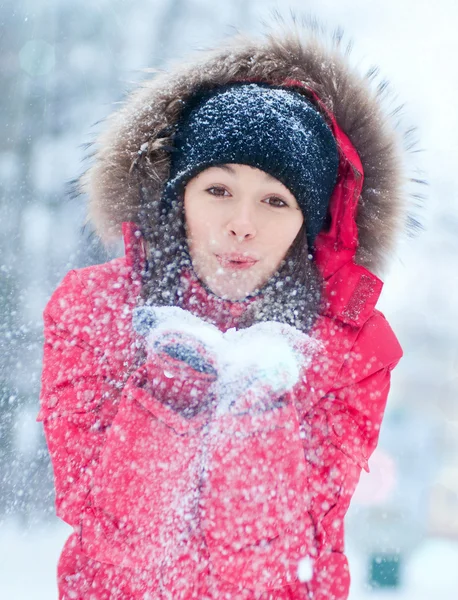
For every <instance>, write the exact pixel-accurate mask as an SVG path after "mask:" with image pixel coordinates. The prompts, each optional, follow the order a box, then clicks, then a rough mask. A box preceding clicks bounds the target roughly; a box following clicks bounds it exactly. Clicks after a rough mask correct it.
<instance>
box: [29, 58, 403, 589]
mask: <svg viewBox="0 0 458 600" xmlns="http://www.w3.org/2000/svg"><path fill="white" fill-rule="evenodd" d="M280 50H281V49H279V48H275V52H278V53H279V52H280ZM314 52H315V51H314ZM234 56H235V55H232V54H231V60H236V58H237V57H236V58H234ZM268 56H269V60H270V56H271V55H268ZM288 56H289V54H288ZM313 57H315V58H316V56H315V54H313ZM315 58H314V60H315ZM240 60H241V59H240ZM258 60H262V56H258ZM285 60H287V59H285ZM266 62H267V59H266ZM318 62H319V63H320V64H321V62H320V61H318ZM215 64H216V63H215ZM218 64H219V63H218ZM241 64H245V63H243V62H242V61H241ZM252 64H253V65H256V64H257V63H252ZM213 68H214V69H215V68H216V67H213ZM218 68H219V67H218ZM253 68H254V67H253ZM285 68H286V67H285ZM296 71H297V69H296ZM208 76H209V77H210V76H212V77H214V73H213V72H212V71H211V69H210V70H209V75H208ZM244 76H245V77H246V78H247V79H249V78H250V77H248V76H247V74H246V72H245V71H244ZM255 77H256V73H253V77H252V78H255ZM304 79H305V76H304ZM288 84H290V85H302V84H301V83H300V82H299V81H285V85H288ZM312 87H313V86H312ZM312 87H311V88H310V91H311V90H312ZM313 95H314V97H315V100H316V101H317V102H318V103H320V100H319V98H318V97H317V96H316V94H314V93H313ZM323 108H324V110H327V112H328V114H329V118H330V120H331V122H332V125H333V130H334V134H335V136H336V139H337V142H338V145H339V148H340V155H341V156H340V168H339V176H338V181H337V185H336V188H335V191H334V194H333V197H332V199H331V203H330V227H329V229H328V231H326V232H322V233H321V234H320V235H319V236H318V238H317V248H316V255H315V259H316V262H317V265H318V267H319V269H320V271H321V273H322V275H323V278H324V281H325V288H324V299H325V303H324V305H323V310H322V313H321V314H320V315H319V317H318V319H317V321H316V323H315V325H314V327H313V330H312V331H311V332H310V335H311V336H312V337H314V338H316V339H317V340H319V341H321V343H322V350H320V352H318V353H317V354H316V355H315V356H314V360H313V362H312V363H311V365H310V366H309V367H308V368H307V369H306V372H304V373H302V377H300V379H299V383H298V384H296V386H295V387H294V388H293V389H292V390H291V391H290V392H288V393H287V394H286V397H285V398H284V400H285V402H284V403H283V404H282V405H281V406H278V407H276V408H273V409H271V410H268V411H265V412H264V413H259V414H256V415H254V416H253V415H251V414H245V415H235V414H224V415H221V416H219V415H217V414H216V413H215V412H211V410H210V411H204V412H201V413H199V414H197V415H196V416H194V417H191V418H184V417H183V416H182V415H181V414H180V413H179V412H174V411H173V410H172V409H171V408H169V407H168V406H167V405H166V404H165V403H164V402H162V400H163V394H164V393H165V391H167V390H168V392H170V380H169V378H168V377H167V376H166V375H164V373H161V372H160V371H158V374H157V377H156V378H155V379H154V382H153V384H151V381H146V378H147V372H146V371H145V368H144V366H143V365H142V352H141V340H140V339H139V338H138V336H137V335H136V334H135V333H134V331H133V329H132V311H133V309H134V307H135V306H136V303H137V299H138V295H139V292H140V279H139V275H138V272H139V269H138V264H139V260H141V257H140V254H139V244H138V239H137V236H136V234H135V226H133V225H132V224H129V223H125V225H124V234H125V245H126V256H125V257H124V258H120V259H116V260H113V261H111V262H109V263H106V264H103V265H98V266H94V267H87V268H84V269H80V270H76V271H71V272H70V273H68V274H67V276H66V277H65V279H64V280H63V282H62V283H61V285H60V286H59V287H58V289H57V290H56V291H55V292H54V294H53V296H52V298H51V300H50V301H49V303H48V305H47V307H46V309H45V312H44V321H45V347H44V365H43V379H42V392H41V410H40V414H39V419H40V420H42V421H43V424H44V428H45V433H46V438H47V442H48V446H49V450H50V454H51V459H52V463H53V467H54V475H55V487H56V506H57V514H58V516H59V517H60V518H62V519H63V520H64V521H66V522H67V523H69V524H70V525H72V526H73V527H74V533H73V534H72V535H71V536H70V538H69V540H68V541H67V543H66V545H65V548H64V550H63V553H62V556H61V558H60V562H59V569H58V578H59V591H60V598H61V599H65V600H67V599H70V598H72V599H75V600H80V599H81V600H83V599H84V600H88V599H94V600H101V599H112V598H113V599H123V600H127V599H147V598H148V599H156V598H157V599H163V598H173V599H174V600H178V599H181V598H183V599H191V598H196V599H204V598H206V599H211V598H218V599H223V598H230V599H255V598H256V599H263V600H267V599H287V598H288V599H298V600H299V599H304V600H305V599H307V600H311V599H312V598H313V600H344V599H345V598H347V596H348V589H349V573H348V564H347V561H346V558H345V555H344V525H343V521H344V516H345V513H346V511H347V509H348V506H349V503H350V499H351V497H352V494H353V492H354V490H355V486H356V484H357V482H358V479H359V476H360V472H361V469H362V468H365V469H367V461H368V458H369V457H370V455H371V453H372V452H373V450H374V449H375V447H376V444H377V439H378V435H379V429H380V423H381V420H382V416H383V412H384V408H385V403H386V399H387V394H388V391H389V386H390V373H391V370H392V369H393V367H394V366H395V365H396V364H397V362H398V361H399V359H400V358H401V356H402V351H401V348H400V346H399V344H398V342H397V340H396V337H395V336H394V334H393V332H392V330H391V328H390V326H389V325H388V323H387V321H386V320H385V318H384V316H383V315H382V314H381V313H380V312H379V311H378V310H376V309H375V305H376V302H377V300H378V297H379V295H380V292H381V288H382V282H381V281H380V279H379V278H378V277H376V276H375V275H374V274H373V273H372V272H371V271H369V270H368V269H367V268H365V267H363V266H361V265H360V264H356V262H355V257H356V253H357V249H358V225H357V216H356V210H357V206H358V200H359V198H360V196H361V190H362V188H363V180H364V177H363V175H364V174H363V167H362V164H361V161H360V157H359V155H358V153H357V152H356V150H355V148H354V146H353V145H352V143H351V142H350V141H349V138H348V137H347V136H346V135H345V134H344V133H343V131H342V130H341V129H340V128H339V126H338V124H337V123H336V121H335V119H334V115H333V114H331V113H330V112H329V109H328V108H326V107H323ZM137 112H138V111H137ZM137 112H136V113H135V114H136V118H137V117H138V114H137ZM125 120H126V119H125V115H124V117H123V123H124V122H125ZM123 126H124V125H123ZM123 139H124V138H123V136H122V135H118V136H117V137H116V141H113V143H118V142H119V143H121V142H122V140H123ZM113 140H114V138H113ZM377 151H378V152H379V153H380V152H382V149H381V146H380V147H379V148H378V150H377ZM110 161H111V159H110ZM111 162H112V161H111ZM111 162H110V164H111ZM376 162H377V164H378V166H379V168H380V169H382V167H383V164H382V163H383V160H382V158H381V156H380V155H377V161H376ZM390 164H391V163H390ZM118 167H119V165H118ZM124 167H125V168H126V169H127V167H126V166H125V165H124ZM107 168H109V167H107ZM119 172H120V173H122V170H120V171H119ZM113 176H114V175H113ZM370 176H371V177H372V176H373V172H371V173H370ZM123 181H124V179H123ZM371 181H372V180H371ZM384 181H386V179H385V180H384ZM382 187H383V186H382ZM371 190H372V191H373V192H374V194H375V195H377V196H380V194H379V192H378V191H377V190H378V188H376V187H374V188H372V187H369V188H368V191H367V194H366V198H369V197H370V193H371ZM374 190H375V191H374ZM128 193H130V192H128ZM366 202H367V200H366ZM365 206H366V205H364V206H363V208H364V207H365ZM361 210H362V209H361ZM377 210H379V209H378V208H377ZM377 215H378V213H377ZM370 226H371V223H370V222H366V228H367V230H366V234H367V231H369V230H370ZM183 281H184V308H185V309H187V310H189V311H190V312H192V313H194V314H196V315H197V316H200V317H202V316H207V317H208V316H210V317H214V318H217V319H218V320H217V324H218V326H219V328H220V329H221V330H222V331H226V330H227V329H228V328H230V327H234V326H236V325H237V319H238V318H239V317H240V311H241V310H243V307H244V303H231V302H229V301H223V300H219V299H217V298H216V297H214V296H212V295H208V294H207V292H206V291H205V289H204V288H203V287H202V286H201V285H200V284H199V282H198V281H197V280H196V279H195V277H193V276H192V275H191V274H189V273H187V274H184V279H183ZM217 315H218V317H217ZM164 390H165V391H164ZM202 465H204V467H203V466H202ZM304 560H305V561H308V562H307V564H308V565H309V566H310V574H309V575H310V576H309V577H304V576H301V577H300V579H301V580H299V577H298V569H299V566H300V565H304V564H305V563H304V562H301V561H304ZM302 572H303V571H302ZM304 579H306V581H305V580H304Z"/></svg>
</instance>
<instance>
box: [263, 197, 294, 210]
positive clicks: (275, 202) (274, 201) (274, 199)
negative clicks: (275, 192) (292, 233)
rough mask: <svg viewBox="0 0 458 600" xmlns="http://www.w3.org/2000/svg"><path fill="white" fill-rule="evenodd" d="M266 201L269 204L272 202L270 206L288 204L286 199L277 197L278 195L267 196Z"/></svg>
mask: <svg viewBox="0 0 458 600" xmlns="http://www.w3.org/2000/svg"><path fill="white" fill-rule="evenodd" d="M265 201H266V202H267V204H270V206H279V207H280V208H281V207H283V206H288V205H287V204H286V202H285V201H284V200H282V199H281V198H277V196H270V198H266V200H265Z"/></svg>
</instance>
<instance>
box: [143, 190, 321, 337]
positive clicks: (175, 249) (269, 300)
mask: <svg viewBox="0 0 458 600" xmlns="http://www.w3.org/2000/svg"><path fill="white" fill-rule="evenodd" d="M140 194H141V200H142V202H141V210H140V212H139V217H140V228H141V230H142V234H143V236H144V239H145V241H146V244H147V248H148V250H147V257H146V258H147V260H146V267H145V270H144V273H143V274H142V275H143V285H142V298H143V301H144V302H145V303H146V304H149V305H154V306H181V305H182V300H183V290H182V288H181V277H180V276H181V273H182V271H183V270H184V269H192V261H191V257H190V254H189V250H188V243H187V239H186V229H185V215H184V202H183V198H181V199H177V200H176V201H174V202H172V204H171V205H170V206H167V207H166V206H164V205H163V203H161V202H160V201H159V200H157V199H155V200H152V199H151V197H149V196H150V194H149V190H148V189H147V188H145V187H142V188H141V190H140ZM322 283H323V282H322V277H321V274H320V272H319V270H318V268H317V266H316V264H315V262H314V261H313V259H312V256H311V254H310V252H309V250H308V247H307V231H306V226H305V221H304V223H303V225H302V227H301V229H300V231H299V233H298V234H297V236H296V238H295V239H294V241H293V243H292V244H291V246H290V248H289V250H288V253H287V255H286V256H285V258H284V260H283V261H282V263H281V265H280V268H279V269H278V270H277V272H276V273H274V274H273V275H272V276H271V278H270V279H269V280H268V282H267V283H266V284H265V285H264V286H263V287H262V288H261V289H260V290H256V291H255V292H254V294H255V295H256V298H255V300H254V301H253V302H251V303H250V304H249V305H248V306H247V310H246V311H245V312H244V314H243V316H242V317H241V320H240V321H239V323H238V325H239V327H240V328H245V327H250V326H251V325H253V324H254V323H258V322H261V321H278V322H280V323H286V324H288V325H291V326H293V327H295V328H297V329H299V330H301V331H304V332H308V331H309V330H310V329H311V328H312V326H313V324H314V322H315V320H316V318H317V316H318V312H319V307H320V303H321V296H322Z"/></svg>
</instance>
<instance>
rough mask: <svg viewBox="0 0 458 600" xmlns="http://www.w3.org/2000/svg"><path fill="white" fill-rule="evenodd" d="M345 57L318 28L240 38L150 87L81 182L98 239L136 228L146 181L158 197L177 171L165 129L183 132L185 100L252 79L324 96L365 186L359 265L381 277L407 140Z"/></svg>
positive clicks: (128, 106) (129, 105)
mask: <svg viewBox="0 0 458 600" xmlns="http://www.w3.org/2000/svg"><path fill="white" fill-rule="evenodd" d="M304 38H306V39H304ZM347 54H348V53H346V52H345V50H343V49H342V48H341V36H340V35H334V37H333V38H332V39H330V40H327V39H326V36H325V35H323V34H322V32H319V31H318V29H317V28H316V26H315V27H314V26H305V27H304V26H301V27H296V28H295V29H294V30H289V31H286V32H284V33H281V34H278V33H277V34H273V33H270V34H268V35H266V36H264V38H262V39H260V40H255V39H246V38H244V37H242V36H238V37H237V38H235V39H233V40H232V41H231V42H230V43H229V44H227V45H226V46H225V47H223V48H222V49H219V50H217V51H213V52H207V53H205V54H204V55H203V56H202V57H201V60H198V61H195V62H193V63H191V64H183V63H181V64H180V65H178V66H176V67H175V68H174V69H172V70H171V72H169V73H162V74H159V75H157V76H156V77H155V78H153V79H150V80H147V81H145V82H144V83H143V84H142V86H141V87H140V88H139V89H137V90H136V91H135V92H134V93H132V94H131V95H130V96H129V97H128V99H127V101H126V102H125V104H124V106H123V107H122V108H121V109H120V110H119V111H118V112H116V113H114V114H113V115H111V117H109V119H108V122H107V127H106V129H105V132H104V133H103V134H102V135H101V136H100V138H99V140H98V143H97V150H96V152H95V160H94V162H93V165H92V166H91V167H90V168H89V169H88V171H87V172H86V173H85V174H84V175H83V176H82V178H81V181H80V183H81V188H82V190H83V191H84V192H87V193H88V194H89V219H90V220H91V221H92V222H93V224H94V225H95V228H96V230H97V232H98V233H99V235H101V237H102V238H103V239H105V240H109V239H110V238H113V237H115V236H117V235H119V233H120V227H121V223H122V222H123V221H137V222H138V208H139V199H140V194H139V191H138V190H139V186H140V185H141V184H142V182H145V178H146V179H147V183H148V186H149V187H150V189H151V186H154V189H153V195H157V196H159V193H160V190H161V188H162V185H163V183H164V182H165V180H166V179H167V175H168V168H169V162H168V153H167V151H166V150H164V149H161V148H162V146H165V147H166V146H167V143H168V136H169V135H170V131H168V130H167V127H170V126H171V125H173V124H174V123H175V122H176V119H177V118H178V115H179V113H180V108H181V106H182V103H181V100H184V99H186V98H187V97H188V96H190V95H191V94H192V93H193V91H194V90H195V89H196V88H198V87H199V86H217V85H221V84H225V83H228V82H230V81H233V80H235V79H251V78H254V79H260V80H263V81H267V82H271V83H272V84H280V83H282V81H283V80H284V79H285V78H287V77H288V78H293V79H297V80H299V81H301V82H303V83H304V84H306V85H307V86H308V87H310V88H312V89H313V90H315V91H316V93H317V94H318V95H319V97H320V98H321V99H322V101H323V102H324V103H325V104H326V106H327V107H328V108H329V109H330V110H331V111H332V112H333V113H334V115H335V117H336V119H337V122H338V123H339V125H340V127H341V128H342V129H343V131H344V132H345V133H346V134H347V135H348V137H349V138H350V140H351V141H352V143H353V144H354V146H355V147H356V149H357V151H358V153H359V156H360V158H361V161H362V164H363V168H364V174H365V182H364V188H363V192H362V195H361V198H360V200H359V206H358V214H357V225H358V231H359V249H358V253H357V261H358V262H359V263H360V264H363V265H364V266H366V267H368V268H369V269H371V270H372V271H374V272H376V273H380V272H381V271H382V270H383V267H384V266H385V263H386V262H387V258H388V256H389V255H390V253H391V252H392V250H393V248H394V243H395V241H396V237H397V233H398V232H399V230H400V229H402V228H403V227H404V226H405V217H406V214H405V213H406V197H405V196H406V192H405V183H406V182H407V179H406V178H405V176H404V175H403V161H402V155H401V152H400V142H401V140H400V136H399V135H398V134H397V133H396V131H395V127H394V125H393V124H392V123H391V119H390V117H389V116H387V115H386V114H384V112H383V110H382V104H383V102H382V97H383V94H384V85H383V84H382V85H380V86H379V88H378V89H376V90H375V91H373V90H372V87H373V83H372V80H373V78H374V73H369V74H368V75H366V76H365V77H362V76H360V75H359V74H358V73H356V72H355V71H353V70H352V68H351V67H350V66H349V65H348V56H347ZM164 130H165V131H164Z"/></svg>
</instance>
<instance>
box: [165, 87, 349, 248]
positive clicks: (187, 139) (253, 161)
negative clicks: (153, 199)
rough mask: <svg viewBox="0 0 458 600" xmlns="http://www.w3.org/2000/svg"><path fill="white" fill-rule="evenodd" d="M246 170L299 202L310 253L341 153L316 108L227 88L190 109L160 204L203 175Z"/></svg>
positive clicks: (291, 96) (284, 96)
mask: <svg viewBox="0 0 458 600" xmlns="http://www.w3.org/2000/svg"><path fill="white" fill-rule="evenodd" d="M230 163H232V164H235V163H237V164H244V165H248V166H251V167H256V168H258V169H261V170H262V171H265V172H266V173H269V174H270V175H272V176H273V177H275V178H276V179H278V180H279V181H281V183H283V185H285V186H286V187H287V188H288V189H289V190H290V192H291V193H292V194H293V195H294V197H295V198H296V200H297V202H298V204H299V206H300V208H301V210H302V212H303V214H304V217H305V226H306V230H307V241H308V245H309V247H312V246H313V244H314V240H315V237H316V235H317V234H318V233H319V231H320V230H321V228H322V227H323V223H324V219H325V217H326V213H327V209H328V204H329V200H330V197H331V194H332V191H333V189H334V186H335V183H336V179H337V169H338V163H339V159H338V151H337V144H336V141H335V138H334V135H333V134H332V131H331V129H330V128H329V126H328V125H327V123H326V121H325V119H324V118H323V116H322V115H321V114H320V112H319V111H318V110H317V109H316V108H315V106H314V105H313V104H312V102H310V101H309V100H308V99H307V98H305V97H304V96H303V95H302V94H300V93H299V92H297V91H295V90H290V89H285V88H279V87H273V86H270V85H268V84H257V83H244V84H231V85H227V86H222V87H219V88H217V90H216V91H215V90H213V91H210V92H206V93H202V94H200V95H198V96H195V97H194V98H193V99H192V100H191V101H189V102H188V105H187V106H186V108H185V110H184V112H183V114H182V116H181V119H180V121H179V123H178V127H177V131H176V134H175V136H174V151H173V152H172V157H171V167H170V176H169V179H168V181H167V183H166V185H165V186H164V190H163V195H162V199H163V202H165V203H166V204H167V203H170V202H171V201H172V200H173V199H174V198H177V197H178V196H179V195H180V194H182V193H183V190H184V187H185V185H186V183H187V182H188V181H189V180H190V179H192V178H193V177H195V176H196V175H198V173H199V172H201V171H203V170H204V169H206V168H209V167H211V166H217V165H221V164H230Z"/></svg>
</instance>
